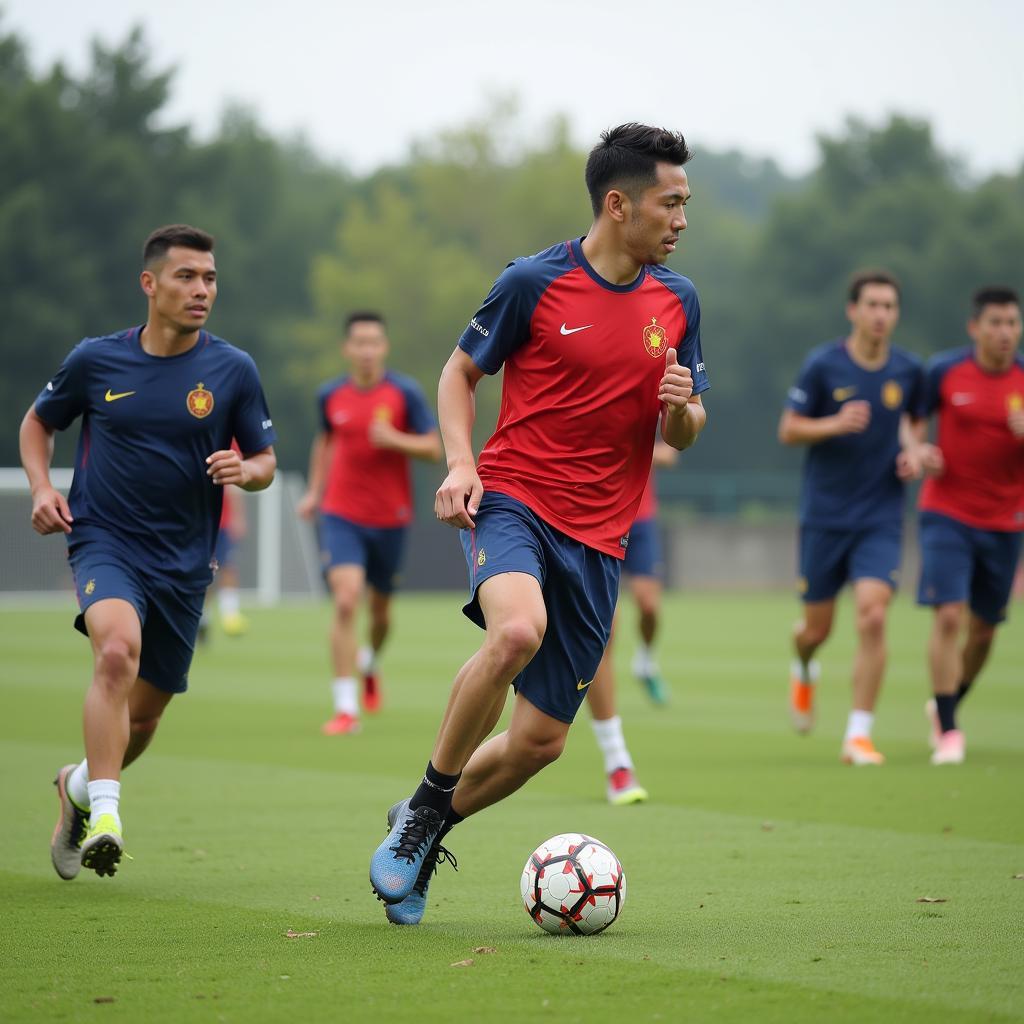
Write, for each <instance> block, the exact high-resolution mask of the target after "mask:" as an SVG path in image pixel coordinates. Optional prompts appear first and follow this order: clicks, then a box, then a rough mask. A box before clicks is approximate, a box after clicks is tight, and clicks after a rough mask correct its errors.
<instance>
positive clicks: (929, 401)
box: [914, 353, 951, 419]
mask: <svg viewBox="0 0 1024 1024" xmlns="http://www.w3.org/2000/svg"><path fill="white" fill-rule="evenodd" d="M950 365H951V364H950V361H949V357H948V355H947V354H946V353H943V354H942V355H939V356H935V357H934V358H933V359H930V360H929V361H928V365H927V367H926V368H925V371H924V375H923V378H922V382H921V390H920V394H919V396H918V404H917V411H916V412H915V413H914V415H915V416H918V417H920V418H921V419H924V418H926V417H928V416H931V414H932V413H933V412H935V410H936V409H938V407H939V405H940V404H941V401H942V399H941V391H942V379H943V377H945V376H946V373H947V372H948V370H949V368H950Z"/></svg>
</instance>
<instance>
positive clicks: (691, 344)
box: [676, 287, 711, 395]
mask: <svg viewBox="0 0 1024 1024" xmlns="http://www.w3.org/2000/svg"><path fill="white" fill-rule="evenodd" d="M683 309H684V310H685V312H686V334H684V335H683V340H682V341H681V342H680V343H679V347H678V348H677V350H676V358H677V359H678V360H679V363H680V365H682V366H688V367H689V368H690V375H691V376H692V377H693V391H692V392H691V393H692V394H694V395H699V394H700V393H701V392H703V391H707V389H708V388H709V387H711V381H710V380H708V371H707V370H706V369H705V368H704V354H703V352H702V351H701V347H700V300H699V299H698V298H697V292H696V290H695V289H693V288H692V287H691V288H690V289H689V290H688V292H687V293H686V294H684V296H683Z"/></svg>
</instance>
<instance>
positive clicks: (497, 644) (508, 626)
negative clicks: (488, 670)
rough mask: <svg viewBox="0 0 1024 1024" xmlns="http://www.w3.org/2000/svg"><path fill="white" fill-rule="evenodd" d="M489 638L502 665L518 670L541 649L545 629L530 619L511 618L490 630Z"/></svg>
mask: <svg viewBox="0 0 1024 1024" xmlns="http://www.w3.org/2000/svg"><path fill="white" fill-rule="evenodd" d="M487 639H488V641H489V643H490V645H491V647H492V649H493V651H494V653H495V655H496V656H497V658H498V660H499V661H500V662H501V663H502V665H503V666H504V667H505V668H506V669H508V670H514V671H516V672H518V671H519V670H520V669H521V668H523V667H524V666H525V665H526V664H528V662H529V661H530V659H531V658H532V657H533V656H534V655H535V654H536V653H537V651H538V650H539V648H540V645H541V641H542V640H543V639H544V630H543V628H542V627H541V626H539V625H538V624H537V623H534V622H532V621H530V620H529V619H510V620H509V621H508V622H504V623H502V624H501V625H500V626H497V627H495V628H494V630H493V631H492V630H488V636H487Z"/></svg>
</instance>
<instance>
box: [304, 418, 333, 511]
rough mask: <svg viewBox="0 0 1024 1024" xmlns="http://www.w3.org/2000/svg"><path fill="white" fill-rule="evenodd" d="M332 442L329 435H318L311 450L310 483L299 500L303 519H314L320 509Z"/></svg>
mask: <svg viewBox="0 0 1024 1024" xmlns="http://www.w3.org/2000/svg"><path fill="white" fill-rule="evenodd" d="M330 454H331V441H330V438H329V436H328V435H327V434H317V435H316V437H314V438H313V444H312V445H311V446H310V449H309V483H308V484H307V486H306V493H305V494H303V496H302V497H301V498H300V499H299V504H298V513H299V515H300V516H301V517H302V518H303V519H312V518H313V516H315V515H316V510H317V509H318V508H319V507H320V499H321V498H322V497H323V493H324V483H325V481H326V480H327V467H328V465H330Z"/></svg>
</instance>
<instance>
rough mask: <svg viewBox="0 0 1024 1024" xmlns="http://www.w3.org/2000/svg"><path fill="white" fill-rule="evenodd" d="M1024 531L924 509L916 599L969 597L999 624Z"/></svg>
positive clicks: (938, 601) (949, 601)
mask: <svg viewBox="0 0 1024 1024" xmlns="http://www.w3.org/2000/svg"><path fill="white" fill-rule="evenodd" d="M1021 536H1022V535H1021V534H1020V533H1018V532H1010V531H1007V530H981V529H978V528H977V527H975V526H968V525H967V524H966V523H961V522H959V521H958V520H956V519H952V518H950V517H949V516H944V515H941V514H939V513H938V512H922V513H921V527H920V538H921V582H920V584H919V585H918V588H917V602H918V604H924V605H937V604H953V603H956V602H959V601H968V602H970V607H971V611H972V612H974V614H975V615H977V616H978V618H980V619H984V620H985V621H986V622H988V623H990V624H991V625H993V626H996V625H998V624H999V623H1000V622H1002V621H1003V620H1004V619H1005V618H1006V609H1007V606H1008V605H1009V603H1010V593H1011V591H1012V590H1013V577H1014V575H1015V573H1016V571H1017V560H1018V559H1019V558H1020V545H1021Z"/></svg>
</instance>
